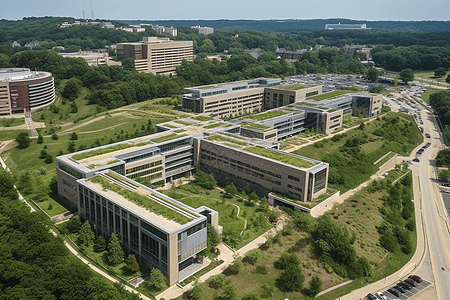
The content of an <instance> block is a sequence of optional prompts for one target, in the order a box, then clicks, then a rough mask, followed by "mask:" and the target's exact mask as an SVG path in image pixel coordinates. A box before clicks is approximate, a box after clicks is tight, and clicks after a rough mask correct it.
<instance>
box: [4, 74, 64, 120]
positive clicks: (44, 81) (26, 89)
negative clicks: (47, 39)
mask: <svg viewBox="0 0 450 300" xmlns="http://www.w3.org/2000/svg"><path fill="white" fill-rule="evenodd" d="M54 100H55V83H54V79H53V76H52V74H51V73H49V72H32V71H30V69H25V68H7V69H6V68H5V69H0V115H11V114H14V113H22V112H25V111H30V110H31V109H32V108H35V107H39V106H41V105H45V104H48V103H51V102H53V101H54Z"/></svg>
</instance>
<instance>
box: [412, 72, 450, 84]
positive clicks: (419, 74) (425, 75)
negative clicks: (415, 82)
mask: <svg viewBox="0 0 450 300" xmlns="http://www.w3.org/2000/svg"><path fill="white" fill-rule="evenodd" d="M447 73H448V72H447ZM417 77H421V78H425V79H433V80H436V81H439V82H445V79H446V78H447V74H445V75H444V76H442V77H434V70H432V71H414V78H417Z"/></svg>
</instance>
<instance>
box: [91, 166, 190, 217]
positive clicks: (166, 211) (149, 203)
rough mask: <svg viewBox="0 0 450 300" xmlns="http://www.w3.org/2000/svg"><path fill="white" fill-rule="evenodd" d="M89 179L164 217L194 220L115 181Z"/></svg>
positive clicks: (97, 178)
mask: <svg viewBox="0 0 450 300" xmlns="http://www.w3.org/2000/svg"><path fill="white" fill-rule="evenodd" d="M109 175H111V174H109ZM121 179H122V178H121ZM122 180H123V179H122ZM87 181H90V182H93V183H98V184H100V185H101V186H102V188H103V189H106V190H110V191H114V192H116V193H117V194H119V195H121V196H123V197H124V198H125V199H127V200H128V201H131V202H133V203H134V204H136V205H139V206H141V207H144V208H145V209H147V210H148V211H150V212H152V213H155V214H157V215H160V216H163V217H164V218H166V219H169V220H172V221H175V222H177V223H179V224H182V225H183V224H186V223H188V222H190V221H192V219H191V218H188V217H186V216H183V215H181V214H180V213H178V212H177V211H175V210H173V209H170V208H168V207H166V206H164V205H161V204H159V203H157V202H155V201H153V200H152V199H150V198H149V197H147V196H143V195H139V194H138V193H135V192H131V191H129V190H127V189H126V188H124V187H121V186H119V185H117V184H115V183H112V182H110V181H109V180H107V179H105V178H103V177H100V176H95V177H91V178H89V179H88V180H87ZM159 199H160V198H159ZM161 200H162V199H161Z"/></svg>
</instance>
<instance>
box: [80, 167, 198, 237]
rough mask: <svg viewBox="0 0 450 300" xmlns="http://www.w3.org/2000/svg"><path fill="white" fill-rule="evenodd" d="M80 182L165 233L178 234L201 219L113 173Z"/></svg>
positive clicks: (167, 198) (164, 197)
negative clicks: (183, 228) (195, 220)
mask: <svg viewBox="0 0 450 300" xmlns="http://www.w3.org/2000/svg"><path fill="white" fill-rule="evenodd" d="M80 182H81V183H84V184H85V185H86V186H87V187H88V188H90V189H92V190H93V191H96V192H97V193H99V194H101V195H103V196H105V197H108V198H109V199H111V200H113V201H114V202H116V204H118V205H119V206H122V207H124V208H126V209H127V210H129V211H132V212H133V213H134V214H136V215H139V217H141V218H143V219H146V220H148V221H149V222H151V223H153V224H155V225H157V226H159V227H161V228H163V229H164V230H165V231H169V232H171V231H174V230H176V229H178V228H180V227H181V226H183V225H184V224H187V223H188V222H190V221H192V220H194V219H197V218H198V217H199V215H197V214H196V213H194V212H193V211H190V210H188V209H186V208H185V207H182V206H180V205H179V204H178V203H177V201H175V200H173V199H171V198H170V197H168V196H165V195H163V194H161V193H159V192H157V191H155V190H152V189H150V188H148V187H146V186H144V185H141V184H139V183H137V182H135V181H132V180H129V179H128V178H126V177H124V176H120V175H119V174H117V173H114V172H112V171H104V172H101V173H99V174H98V175H96V176H94V177H91V178H89V179H82V180H80Z"/></svg>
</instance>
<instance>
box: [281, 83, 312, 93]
mask: <svg viewBox="0 0 450 300" xmlns="http://www.w3.org/2000/svg"><path fill="white" fill-rule="evenodd" d="M312 86H313V85H305V84H300V83H297V84H291V85H278V86H277V87H276V88H277V89H280V90H287V91H296V90H301V89H304V88H308V87H312Z"/></svg>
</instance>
